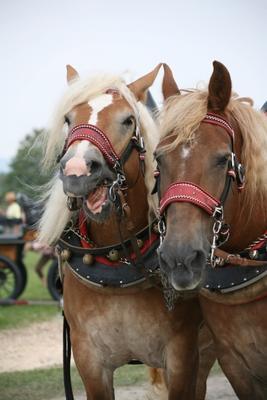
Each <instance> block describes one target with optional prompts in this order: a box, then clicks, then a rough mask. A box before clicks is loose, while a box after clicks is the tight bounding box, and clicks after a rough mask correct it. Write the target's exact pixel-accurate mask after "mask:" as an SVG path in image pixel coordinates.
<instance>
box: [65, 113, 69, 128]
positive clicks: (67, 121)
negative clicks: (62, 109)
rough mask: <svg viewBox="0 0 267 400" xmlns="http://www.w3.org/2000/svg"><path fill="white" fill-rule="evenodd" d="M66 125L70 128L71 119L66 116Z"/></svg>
mask: <svg viewBox="0 0 267 400" xmlns="http://www.w3.org/2000/svg"><path fill="white" fill-rule="evenodd" d="M64 123H65V124H67V125H69V126H70V119H69V117H68V116H67V115H65V116H64Z"/></svg>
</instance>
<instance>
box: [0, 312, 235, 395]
mask: <svg viewBox="0 0 267 400" xmlns="http://www.w3.org/2000/svg"><path fill="white" fill-rule="evenodd" d="M0 343H1V346H0V360H1V362H0V373H1V372H11V371H18V370H30V369H34V368H44V367H50V366H54V365H60V364H61V360H62V317H61V316H58V317H56V318H54V319H52V320H50V321H48V322H41V323H36V324H32V325H31V326H28V327H26V328H21V329H16V330H15V329H12V330H11V329H10V330H5V331H0ZM48 349H49V350H48ZM147 390H148V386H147V385H138V386H130V387H128V386H127V387H120V388H118V389H116V398H117V399H118V400H130V399H131V400H141V399H144V400H145V399H148V397H147ZM150 398H151V397H150ZM234 399H237V397H236V396H235V395H234V392H233V390H232V388H231V386H230V385H229V383H228V381H227V379H226V378H225V377H224V376H222V375H216V376H211V377H210V378H209V379H208V393H207V400H234ZM55 400H63V399H55ZM77 400H84V397H80V398H79V397H77Z"/></svg>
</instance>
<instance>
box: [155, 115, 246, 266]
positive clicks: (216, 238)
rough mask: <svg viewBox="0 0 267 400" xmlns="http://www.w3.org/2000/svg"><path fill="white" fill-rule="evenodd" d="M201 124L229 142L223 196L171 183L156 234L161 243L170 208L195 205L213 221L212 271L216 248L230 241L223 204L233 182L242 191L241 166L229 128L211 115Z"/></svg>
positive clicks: (183, 184)
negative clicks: (224, 135) (221, 133)
mask: <svg viewBox="0 0 267 400" xmlns="http://www.w3.org/2000/svg"><path fill="white" fill-rule="evenodd" d="M202 123H206V124H211V125H216V126H220V127H221V128H223V129H224V130H225V131H226V132H227V134H228V135H229V137H230V139H231V150H232V153H231V159H230V160H229V162H228V169H227V176H226V181H225V185H224V189H223V192H222V194H221V197H220V199H217V198H215V197H214V196H213V195H211V194H210V193H208V192H207V191H206V190H204V189H203V188H201V187H200V186H198V185H197V184H195V183H193V182H187V181H178V182H174V183H172V184H171V185H170V186H169V187H168V188H167V190H166V191H165V193H164V194H163V196H162V198H161V199H160V204H159V216H160V219H159V231H160V234H161V242H162V241H163V238H164V235H165V231H166V227H165V223H164V215H165V213H166V210H167V208H168V206H169V205H170V204H172V203H177V202H186V203H191V204H194V205H195V206H197V207H199V208H201V209H202V210H204V211H205V212H206V213H207V214H208V215H209V216H212V217H213V219H214V224H213V239H212V244H211V253H210V263H211V265H212V267H215V266H216V265H217V258H216V256H215V250H216V248H217V247H218V246H219V245H222V244H223V243H225V242H226V241H227V240H228V237H229V227H228V225H227V224H225V223H224V203H225V201H226V199H227V197H228V194H229V191H230V187H231V183H232V181H233V180H235V181H236V182H237V186H238V190H242V189H243V188H244V182H245V179H244V168H243V166H242V165H241V163H239V162H238V160H237V157H236V154H235V152H234V138H235V133H234V129H233V128H232V126H231V124H230V123H229V122H228V121H227V120H226V119H224V118H223V117H221V116H220V115H218V114H214V113H210V112H209V113H207V114H206V116H205V117H204V119H203V120H202ZM156 179H157V180H158V179H159V174H158V176H156ZM158 186H159V185H158V184H157V187H158Z"/></svg>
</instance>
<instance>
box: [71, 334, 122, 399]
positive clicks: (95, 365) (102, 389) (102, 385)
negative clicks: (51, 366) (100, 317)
mask: <svg viewBox="0 0 267 400" xmlns="http://www.w3.org/2000/svg"><path fill="white" fill-rule="evenodd" d="M72 348H73V356H74V359H75V363H76V366H77V368H78V371H79V374H80V376H81V378H82V381H83V384H84V387H85V390H86V395H87V399H88V400H114V399H115V397H114V389H113V370H112V369H108V368H107V367H106V366H105V367H104V366H103V364H102V361H101V358H100V357H99V353H98V354H97V351H95V349H94V346H93V344H92V343H89V341H87V340H86V341H85V340H82V339H81V338H80V340H79V339H77V340H75V339H73V338H72Z"/></svg>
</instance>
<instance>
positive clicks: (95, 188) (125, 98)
mask: <svg viewBox="0 0 267 400" xmlns="http://www.w3.org/2000/svg"><path fill="white" fill-rule="evenodd" d="M159 68H160V65H158V66H157V67H156V68H155V69H154V70H153V71H152V72H151V73H149V74H147V75H145V76H143V77H142V78H140V79H138V80H137V81H135V82H133V83H131V84H129V85H128V87H127V86H126V85H122V84H121V85H119V86H118V87H117V86H116V85H115V86H111V87H107V88H104V89H103V88H102V89H101V90H100V91H96V93H92V94H91V96H90V98H89V99H86V100H84V101H82V102H80V103H78V104H75V105H74V106H73V107H72V108H70V109H68V111H67V113H66V114H65V122H66V125H67V130H68V134H67V139H66V142H65V146H64V150H63V153H62V156H61V159H60V178H61V180H62V182H63V190H64V192H65V194H66V195H67V196H68V201H69V205H70V208H75V207H76V206H77V204H78V206H79V205H82V207H83V208H84V211H85V214H86V215H87V217H89V218H91V219H93V220H95V221H97V222H101V221H104V220H106V219H107V217H108V216H109V215H110V213H111V210H112V208H113V203H114V201H113V200H114V193H113V189H114V185H117V186H122V187H123V185H125V182H124V179H125V175H124V174H125V171H124V167H125V165H124V164H125V163H126V162H127V160H128V158H129V157H130V155H131V153H132V150H133V148H135V149H137V150H138V151H139V152H142V146H143V143H142V138H141V136H140V129H141V127H140V116H139V110H138V107H137V101H139V100H142V99H143V97H144V96H145V92H146V91H147V89H148V88H149V87H150V86H151V85H152V83H153V81H154V79H155V78H156V76H157V73H158V70H159ZM67 79H68V82H69V83H70V85H71V86H72V84H74V85H77V84H79V82H78V80H79V77H78V74H77V72H76V71H75V70H74V68H72V67H70V66H68V67H67ZM73 82H74V83H73ZM132 169H133V171H132V175H133V176H132V177H131V176H129V174H128V176H127V185H129V184H130V182H131V179H132V180H134V179H136V175H137V172H138V170H139V166H138V165H136V166H135V168H132Z"/></svg>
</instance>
